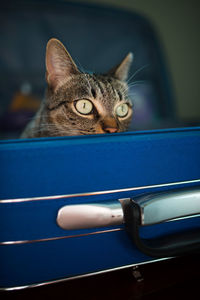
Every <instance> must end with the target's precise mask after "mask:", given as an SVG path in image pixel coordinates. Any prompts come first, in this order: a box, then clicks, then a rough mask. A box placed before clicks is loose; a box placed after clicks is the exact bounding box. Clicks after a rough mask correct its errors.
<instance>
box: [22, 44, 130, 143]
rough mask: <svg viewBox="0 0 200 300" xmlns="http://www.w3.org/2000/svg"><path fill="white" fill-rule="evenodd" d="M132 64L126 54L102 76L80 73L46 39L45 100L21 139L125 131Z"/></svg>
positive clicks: (58, 46) (66, 55) (59, 46)
mask: <svg viewBox="0 0 200 300" xmlns="http://www.w3.org/2000/svg"><path fill="white" fill-rule="evenodd" d="M132 60H133V55H132V53H129V54H128V55H127V56H126V57H125V58H124V59H123V60H122V62H121V63H120V64H119V65H117V66H116V67H114V68H113V69H111V70H110V71H109V72H108V73H106V74H99V75H97V74H88V73H83V72H81V71H80V70H79V69H78V67H77V66H76V64H75V62H74V61H73V59H72V58H71V56H70V54H69V53H68V52H67V50H66V49H65V47H64V45H63V44H62V43H61V42H60V41H59V40H57V39H55V38H52V39H50V40H49V41H48V43H47V47H46V81H47V91H46V95H45V99H44V101H42V103H41V106H40V108H39V110H38V112H37V113H36V115H35V117H34V118H33V120H32V121H31V122H30V123H29V124H28V125H27V126H26V128H25V130H24V132H23V133H22V135H21V138H35V137H54V136H71V135H88V134H101V133H116V132H123V131H126V130H127V129H128V127H129V124H130V121H131V118H132V112H133V110H132V104H131V101H130V98H129V94H128V84H127V82H126V80H127V77H128V72H129V69H130V66H131V63H132Z"/></svg>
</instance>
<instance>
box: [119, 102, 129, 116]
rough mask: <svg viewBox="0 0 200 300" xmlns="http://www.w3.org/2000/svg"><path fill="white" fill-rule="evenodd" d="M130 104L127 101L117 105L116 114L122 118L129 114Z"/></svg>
mask: <svg viewBox="0 0 200 300" xmlns="http://www.w3.org/2000/svg"><path fill="white" fill-rule="evenodd" d="M128 111H129V106H128V104H126V103H123V104H120V105H118V106H117V107H116V115H117V116H118V117H120V118H124V117H126V116H127V115H128Z"/></svg>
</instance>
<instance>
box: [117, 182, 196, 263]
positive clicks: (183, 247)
mask: <svg viewBox="0 0 200 300" xmlns="http://www.w3.org/2000/svg"><path fill="white" fill-rule="evenodd" d="M167 200H168V201H167ZM180 201H181V202H180ZM181 203H182V206H183V209H182V207H181V206H180V204H181ZM186 203H188V205H186V207H187V206H188V213H191V215H192V216H193V215H194V216H198V215H199V214H200V189H199V188H198V189H191V190H187V191H186V190H182V191H177V192H168V193H167V194H166V193H161V194H157V195H150V196H146V197H140V199H137V201H134V200H132V199H129V200H126V201H124V202H123V211H124V220H125V226H126V229H127V231H128V233H129V235H130V236H131V238H132V240H133V242H134V244H135V245H136V246H137V247H138V248H139V250H140V251H142V252H143V253H145V254H147V255H148V256H152V257H159V258H160V257H171V256H180V255H184V254H186V253H189V252H195V251H199V250H200V230H199V229H193V230H188V231H184V232H181V233H176V234H170V235H168V236H163V237H159V238H153V239H142V238H141V237H140V228H141V226H144V225H149V224H157V223H161V222H164V221H167V220H170V221H171V220H173V219H174V220H176V219H179V218H184V217H186V216H187V217H188V214H187V213H186V210H185V207H184V204H186ZM166 205H167V206H166ZM178 205H179V214H178V208H177V206H178ZM145 212H146V215H145ZM170 212H171V216H172V218H169V214H170ZM174 214H175V215H176V217H174V218H173V215H174ZM162 215H165V218H164V219H163V220H162V219H160V218H161V216H162ZM175 215H174V216H175ZM150 216H153V218H152V221H151V220H150ZM156 221H157V222H156Z"/></svg>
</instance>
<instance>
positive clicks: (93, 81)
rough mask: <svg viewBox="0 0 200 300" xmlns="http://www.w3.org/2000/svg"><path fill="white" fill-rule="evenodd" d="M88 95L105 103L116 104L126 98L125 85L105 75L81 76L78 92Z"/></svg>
mask: <svg viewBox="0 0 200 300" xmlns="http://www.w3.org/2000/svg"><path fill="white" fill-rule="evenodd" d="M84 89H85V92H86V93H89V94H90V95H91V96H92V97H93V98H94V99H96V100H99V101H102V102H105V104H106V103H110V104H112V103H116V102H117V101H121V100H124V99H125V98H127V90H128V89H127V85H126V83H125V82H121V81H119V80H117V79H115V78H113V77H109V76H105V75H95V74H93V75H91V74H82V76H81V80H80V84H79V91H80V90H81V91H82V92H83V91H84Z"/></svg>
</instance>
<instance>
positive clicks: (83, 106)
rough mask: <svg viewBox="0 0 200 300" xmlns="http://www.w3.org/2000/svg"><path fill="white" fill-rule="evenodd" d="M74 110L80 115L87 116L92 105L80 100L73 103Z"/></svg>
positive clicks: (85, 100) (89, 102)
mask: <svg viewBox="0 0 200 300" xmlns="http://www.w3.org/2000/svg"><path fill="white" fill-rule="evenodd" d="M75 108H76V110H77V111H78V112H79V113H80V114H82V115H89V114H90V113H91V112H92V110H93V104H92V102H91V101H89V100H87V99H82V100H78V101H76V102H75Z"/></svg>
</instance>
